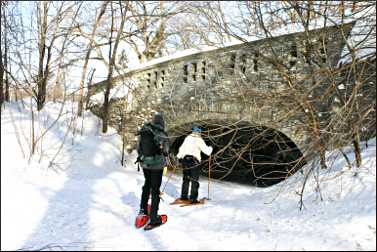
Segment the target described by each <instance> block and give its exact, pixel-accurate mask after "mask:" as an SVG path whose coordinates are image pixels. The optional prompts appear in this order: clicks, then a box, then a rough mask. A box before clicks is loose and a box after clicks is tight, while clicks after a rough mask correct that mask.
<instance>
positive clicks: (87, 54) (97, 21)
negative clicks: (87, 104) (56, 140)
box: [78, 1, 108, 116]
mask: <svg viewBox="0 0 377 252" xmlns="http://www.w3.org/2000/svg"><path fill="white" fill-rule="evenodd" d="M107 4H108V1H105V2H103V3H102V5H101V8H100V10H99V13H98V16H97V18H96V21H95V23H94V25H93V28H92V32H91V35H90V38H89V43H88V46H87V48H86V55H85V60H84V66H83V70H82V74H81V79H80V94H79V105H78V116H81V115H82V109H83V102H84V101H83V99H84V79H85V75H86V71H87V68H88V62H89V58H90V54H91V52H92V49H93V46H94V39H95V35H96V30H97V27H98V26H99V24H100V21H101V18H102V16H103V14H104V13H105V10H106V6H107Z"/></svg>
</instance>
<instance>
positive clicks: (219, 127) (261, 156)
mask: <svg viewBox="0 0 377 252" xmlns="http://www.w3.org/2000/svg"><path fill="white" fill-rule="evenodd" d="M192 124H193V123H190V124H187V125H182V126H180V127H177V128H175V129H172V130H170V135H171V136H172V137H173V139H174V140H173V142H172V146H171V151H172V153H173V154H174V155H176V154H177V152H178V148H179V146H181V144H182V142H183V140H184V138H185V137H186V136H187V134H189V133H190V128H191V125H192ZM194 124H197V125H200V126H201V128H202V129H203V133H202V137H203V139H204V141H205V142H206V143H207V144H209V145H211V146H213V147H214V150H213V153H212V158H211V178H214V179H221V180H226V181H232V182H237V183H242V184H249V185H254V186H259V187H266V186H271V185H274V184H276V183H279V182H281V181H283V180H284V179H286V178H287V177H289V176H290V175H292V174H294V173H295V172H296V171H298V170H299V169H300V168H301V167H302V166H303V165H304V164H305V161H304V159H303V155H302V153H301V151H300V150H299V149H298V147H297V146H296V144H295V143H294V142H293V141H292V140H290V139H289V138H288V137H287V136H286V135H284V134H283V133H281V132H279V131H277V130H274V129H271V128H267V127H260V126H253V125H252V124H250V123H247V122H238V123H229V122H224V121H213V120H212V121H205V122H203V121H202V122H196V123H195V122H194ZM202 175H204V176H208V157H207V156H205V155H203V154H202Z"/></svg>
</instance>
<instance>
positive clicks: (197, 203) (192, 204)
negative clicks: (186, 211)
mask: <svg viewBox="0 0 377 252" xmlns="http://www.w3.org/2000/svg"><path fill="white" fill-rule="evenodd" d="M204 203H205V199H204V198H202V199H200V200H195V201H193V200H190V201H189V202H188V203H185V204H182V205H181V206H180V207H186V206H195V205H203V204H204Z"/></svg>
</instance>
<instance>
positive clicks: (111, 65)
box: [102, 1, 129, 133]
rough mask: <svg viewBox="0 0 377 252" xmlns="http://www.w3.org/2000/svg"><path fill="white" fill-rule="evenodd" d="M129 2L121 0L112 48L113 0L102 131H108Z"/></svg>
mask: <svg viewBox="0 0 377 252" xmlns="http://www.w3.org/2000/svg"><path fill="white" fill-rule="evenodd" d="M128 4H129V3H126V5H125V6H124V7H123V4H122V2H121V1H119V7H120V13H121V21H120V25H119V29H118V33H117V36H116V38H115V41H114V48H112V36H113V29H114V18H115V11H114V8H113V3H112V2H111V5H110V6H111V31H110V46H109V66H108V74H107V85H106V90H105V98H104V103H103V123H102V132H103V133H106V132H107V127H108V113H109V96H110V90H111V88H112V76H113V71H114V67H115V57H116V53H117V50H118V45H119V42H120V38H121V34H122V31H123V27H124V24H125V22H126V18H127V16H126V15H127V11H128Z"/></svg>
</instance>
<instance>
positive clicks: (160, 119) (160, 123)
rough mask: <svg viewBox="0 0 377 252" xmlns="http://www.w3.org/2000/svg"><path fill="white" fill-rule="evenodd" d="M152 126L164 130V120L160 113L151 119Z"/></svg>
mask: <svg viewBox="0 0 377 252" xmlns="http://www.w3.org/2000/svg"><path fill="white" fill-rule="evenodd" d="M153 124H154V125H156V126H159V127H160V128H162V129H165V122H164V118H163V117H162V115H161V114H160V113H155V114H154V117H153Z"/></svg>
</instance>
